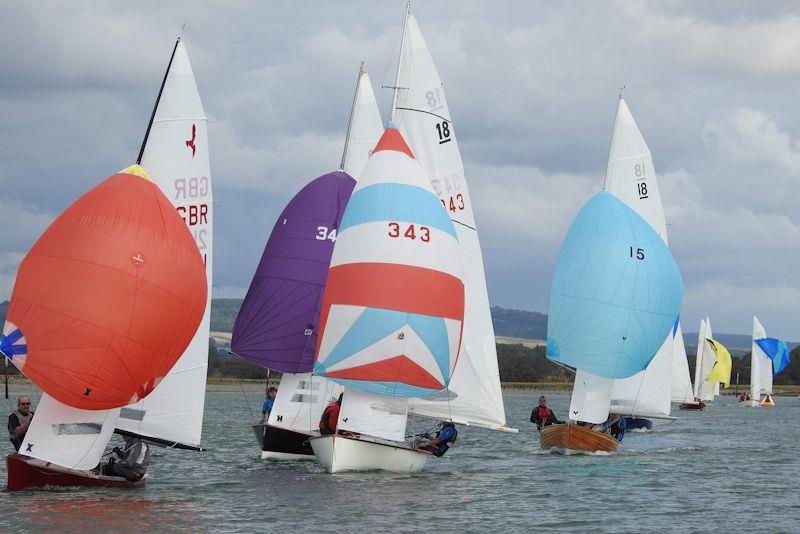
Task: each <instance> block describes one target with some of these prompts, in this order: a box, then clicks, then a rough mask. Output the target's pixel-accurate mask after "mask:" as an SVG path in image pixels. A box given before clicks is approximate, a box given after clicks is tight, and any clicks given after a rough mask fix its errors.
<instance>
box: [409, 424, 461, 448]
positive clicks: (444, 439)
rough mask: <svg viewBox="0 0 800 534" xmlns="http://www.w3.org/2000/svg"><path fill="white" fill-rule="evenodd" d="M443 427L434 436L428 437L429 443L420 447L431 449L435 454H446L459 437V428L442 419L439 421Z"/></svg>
mask: <svg viewBox="0 0 800 534" xmlns="http://www.w3.org/2000/svg"><path fill="white" fill-rule="evenodd" d="M439 424H440V425H441V428H440V429H439V431H438V432H436V433H435V434H434V435H433V436H431V437H430V438H428V441H427V443H425V444H424V445H421V446H420V447H419V448H420V449H423V450H426V451H431V452H432V453H433V455H434V456H444V453H446V452H447V451H448V449H450V447H452V446H453V443H455V442H456V439H457V438H458V430H456V426H455V425H454V424H453V423H451V422H450V421H442V422H441V423H439Z"/></svg>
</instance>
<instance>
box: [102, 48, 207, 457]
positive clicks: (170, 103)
mask: <svg viewBox="0 0 800 534" xmlns="http://www.w3.org/2000/svg"><path fill="white" fill-rule="evenodd" d="M207 122H208V120H207V119H206V115H205V111H204V110H203V105H202V103H201V101H200V93H199V92H198V90H197V84H196V82H195V78H194V73H193V72H192V66H191V64H190V62H189V56H188V54H187V53H186V46H185V45H184V44H183V42H182V41H180V40H178V42H177V43H176V45H175V50H174V52H173V55H172V58H171V60H170V64H169V67H168V69H167V74H166V76H165V79H164V85H163V87H162V91H161V93H160V95H159V98H158V100H157V103H156V108H155V110H154V116H153V121H152V125H151V127H150V128H149V129H148V134H147V135H146V137H145V142H144V144H143V147H142V153H141V155H140V159H141V163H140V164H141V165H142V167H144V169H145V170H146V171H147V172H148V173H149V174H150V177H151V179H152V180H153V182H154V183H155V184H157V185H158V186H159V187H160V188H161V190H162V191H163V192H164V194H165V195H166V197H167V198H168V199H170V201H171V202H172V204H173V205H174V206H175V208H176V209H177V210H178V213H180V214H181V216H182V217H183V218H184V220H185V221H186V225H187V226H188V227H189V230H190V231H191V233H192V235H193V236H194V238H195V241H196V242H197V246H198V248H199V250H200V253H201V255H202V256H203V259H204V260H205V264H206V276H207V278H208V300H207V303H206V311H205V314H204V315H203V320H202V321H201V323H200V327H199V328H198V329H197V332H196V334H195V336H194V338H193V339H192V341H191V343H190V344H189V346H188V347H187V349H186V351H185V352H184V353H183V356H181V357H180V359H179V360H178V362H177V363H176V364H175V366H174V367H173V368H172V370H171V371H170V372H169V373H168V374H167V376H165V377H164V379H163V380H162V381H161V383H160V384H159V385H158V387H156V389H155V390H154V391H153V392H152V393H151V394H150V395H149V396H148V397H147V398H145V399H143V400H142V401H140V402H138V403H136V404H133V405H131V406H128V407H125V408H123V409H122V410H121V411H120V418H119V422H118V424H117V429H118V430H121V431H124V432H127V433H133V434H136V435H139V436H143V437H147V438H150V439H151V440H152V441H155V442H161V443H165V444H176V445H178V446H184V447H191V448H196V447H199V445H200V435H201V430H202V426H203V408H204V401H205V393H206V372H207V368H208V339H209V325H210V313H211V273H212V224H213V215H212V214H213V202H212V195H211V169H210V164H209V155H208V135H207Z"/></svg>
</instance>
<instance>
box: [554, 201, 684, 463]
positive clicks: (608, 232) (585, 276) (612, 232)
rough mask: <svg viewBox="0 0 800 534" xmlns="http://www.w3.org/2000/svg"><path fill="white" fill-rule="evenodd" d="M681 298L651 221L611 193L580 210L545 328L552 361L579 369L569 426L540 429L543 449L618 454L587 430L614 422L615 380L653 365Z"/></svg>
mask: <svg viewBox="0 0 800 534" xmlns="http://www.w3.org/2000/svg"><path fill="white" fill-rule="evenodd" d="M652 294H658V295H661V298H660V299H652V298H649V295H652ZM682 294H683V284H682V282H681V276H680V272H679V270H678V266H677V265H676V264H675V260H674V259H673V257H672V254H671V253H670V251H669V248H668V247H667V245H666V243H665V242H664V240H663V239H662V238H661V237H660V236H659V235H658V233H656V231H655V230H654V229H653V228H652V226H650V224H648V222H647V221H645V220H644V219H643V218H642V217H641V216H639V215H638V214H637V213H636V212H635V211H633V210H632V209H631V208H630V207H629V206H628V205H627V204H625V203H624V202H622V201H621V200H619V199H618V198H616V197H615V196H614V195H612V194H611V193H609V192H607V191H603V192H600V193H598V194H597V195H595V196H594V197H592V199H590V200H589V201H588V202H587V203H586V205H584V206H583V208H581V210H580V212H579V213H578V214H577V216H576V217H575V220H574V221H573V222H572V225H571V226H570V228H569V231H568V232H567V235H566V237H565V239H564V244H563V245H562V249H561V253H560V254H559V258H558V262H557V264H556V270H555V274H554V276H553V283H552V286H551V290H550V310H549V314H548V323H547V356H548V357H549V358H550V359H552V360H554V361H556V362H559V363H562V364H565V365H569V366H572V367H575V368H576V369H577V372H576V376H575V385H574V387H573V392H572V400H571V403H570V408H569V420H570V422H568V423H565V424H560V425H550V426H547V427H545V428H544V429H542V432H541V433H540V445H541V447H542V448H543V449H552V450H554V451H556V452H560V453H564V454H576V453H579V452H595V451H604V452H613V451H615V450H616V449H617V446H618V445H619V442H618V441H617V440H616V439H614V438H613V437H612V436H611V435H609V434H606V433H605V432H600V431H598V430H594V429H593V428H589V425H594V424H599V425H601V427H603V426H605V425H604V424H605V423H606V422H607V421H608V420H609V414H610V412H611V402H612V391H613V387H614V382H615V380H616V379H622V378H628V377H631V376H633V375H635V374H637V373H639V372H641V371H643V370H644V369H645V368H647V366H648V364H650V362H651V361H652V359H653V357H654V356H655V354H656V352H657V351H658V349H659V347H661V346H662V344H663V343H664V340H665V339H666V338H667V336H668V334H669V333H670V331H671V330H672V328H673V325H674V323H675V318H676V317H677V315H678V311H679V310H680V304H681V298H682ZM631 325H637V327H636V328H631ZM576 423H577V424H576Z"/></svg>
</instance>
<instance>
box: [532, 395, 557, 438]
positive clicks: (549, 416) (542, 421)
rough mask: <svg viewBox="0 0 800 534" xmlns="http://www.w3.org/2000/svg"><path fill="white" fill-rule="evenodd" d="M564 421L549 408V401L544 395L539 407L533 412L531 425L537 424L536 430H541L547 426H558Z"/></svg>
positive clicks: (540, 398)
mask: <svg viewBox="0 0 800 534" xmlns="http://www.w3.org/2000/svg"><path fill="white" fill-rule="evenodd" d="M563 422H564V421H559V420H558V418H556V414H554V413H553V410H551V409H550V408H548V407H547V399H546V398H544V395H541V396H539V406H536V407H535V408H534V409H533V411H532V412H531V423H536V428H537V429H538V430H541V429H542V428H543V427H546V426H547V425H558V424H561V423H563Z"/></svg>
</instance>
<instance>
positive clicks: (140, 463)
mask: <svg viewBox="0 0 800 534" xmlns="http://www.w3.org/2000/svg"><path fill="white" fill-rule="evenodd" d="M123 439H124V440H125V446H124V447H123V448H122V449H120V448H118V447H114V454H116V455H117V456H118V457H119V460H115V459H114V458H110V459H109V461H108V463H107V464H106V465H105V466H104V468H103V474H104V475H107V476H115V477H125V479H127V480H129V481H131V482H136V481H137V480H141V479H142V478H143V477H144V473H145V471H147V466H148V465H149V464H150V448H149V447H148V446H147V444H146V443H144V442H143V441H142V440H140V439H138V438H134V437H131V436H123Z"/></svg>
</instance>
